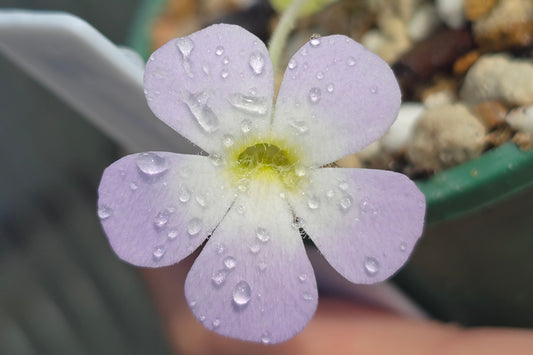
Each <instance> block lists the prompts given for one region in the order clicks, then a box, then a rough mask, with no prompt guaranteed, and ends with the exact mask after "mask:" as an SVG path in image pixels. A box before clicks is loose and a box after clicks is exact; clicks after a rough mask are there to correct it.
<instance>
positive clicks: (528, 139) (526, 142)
mask: <svg viewBox="0 0 533 355" xmlns="http://www.w3.org/2000/svg"><path fill="white" fill-rule="evenodd" d="M513 142H515V143H516V145H518V147H519V148H520V150H522V151H527V150H530V149H531V148H533V133H529V132H516V133H515V135H514V137H513Z"/></svg>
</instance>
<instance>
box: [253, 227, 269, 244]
mask: <svg viewBox="0 0 533 355" xmlns="http://www.w3.org/2000/svg"><path fill="white" fill-rule="evenodd" d="M255 234H256V235H257V238H258V239H259V240H260V241H262V242H263V243H266V242H268V241H269V239H270V235H269V234H268V231H267V230H266V229H265V228H261V227H259V228H257V229H256V230H255Z"/></svg>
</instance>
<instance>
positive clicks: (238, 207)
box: [237, 205, 246, 215]
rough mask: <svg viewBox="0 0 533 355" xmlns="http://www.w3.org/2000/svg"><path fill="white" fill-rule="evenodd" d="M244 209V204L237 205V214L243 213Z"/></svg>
mask: <svg viewBox="0 0 533 355" xmlns="http://www.w3.org/2000/svg"><path fill="white" fill-rule="evenodd" d="M245 210H246V208H245V207H244V205H239V206H237V213H238V214H241V215H242V214H244V211H245Z"/></svg>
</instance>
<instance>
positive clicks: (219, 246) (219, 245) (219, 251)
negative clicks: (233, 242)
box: [215, 243, 226, 255]
mask: <svg viewBox="0 0 533 355" xmlns="http://www.w3.org/2000/svg"><path fill="white" fill-rule="evenodd" d="M225 250H226V246H225V245H224V244H223V243H217V245H216V246H215V253H217V254H218V255H221V254H223V253H224V251H225Z"/></svg>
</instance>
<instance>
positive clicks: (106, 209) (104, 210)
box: [98, 206, 113, 220]
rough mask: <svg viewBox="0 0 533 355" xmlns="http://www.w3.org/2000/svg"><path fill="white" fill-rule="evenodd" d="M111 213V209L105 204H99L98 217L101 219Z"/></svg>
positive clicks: (109, 215) (106, 217)
mask: <svg viewBox="0 0 533 355" xmlns="http://www.w3.org/2000/svg"><path fill="white" fill-rule="evenodd" d="M112 214H113V210H112V209H111V208H109V207H107V206H100V208H98V217H99V218H100V219H101V220H104V219H108V218H109V217H111V215H112Z"/></svg>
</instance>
